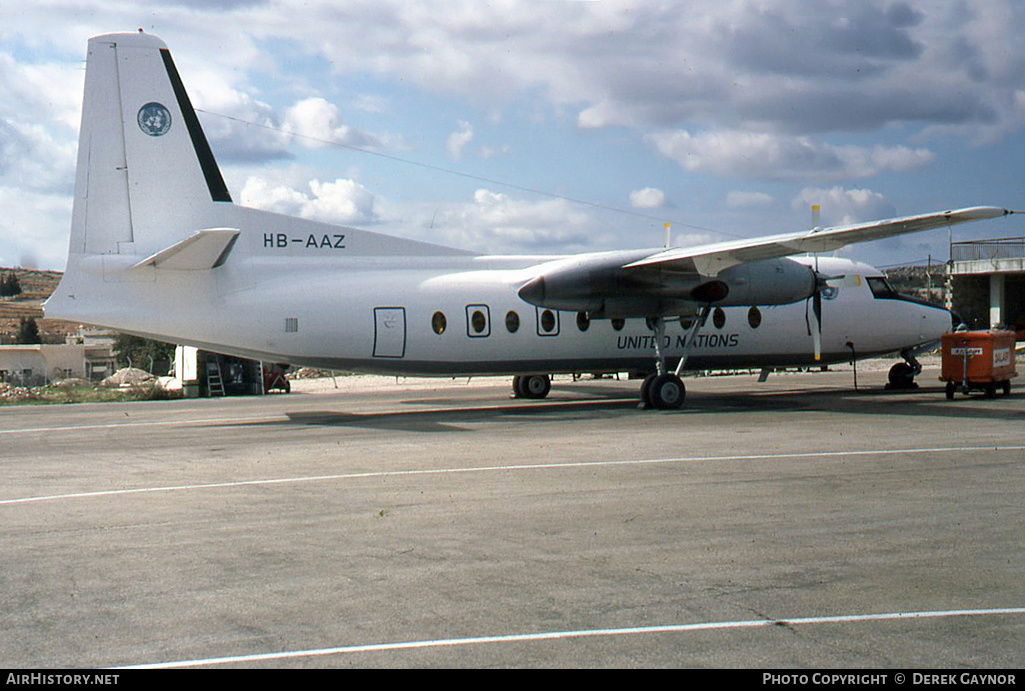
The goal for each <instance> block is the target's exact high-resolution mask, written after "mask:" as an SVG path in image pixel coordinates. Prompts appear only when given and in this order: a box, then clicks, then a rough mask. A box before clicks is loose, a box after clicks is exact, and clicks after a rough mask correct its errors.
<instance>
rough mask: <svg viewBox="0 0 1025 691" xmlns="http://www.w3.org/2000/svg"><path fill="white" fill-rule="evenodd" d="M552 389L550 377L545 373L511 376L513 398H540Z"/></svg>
mask: <svg viewBox="0 0 1025 691" xmlns="http://www.w3.org/2000/svg"><path fill="white" fill-rule="evenodd" d="M551 390H552V378H551V377H550V376H548V375H547V374H525V375H517V376H515V377H513V398H529V399H532V400H540V399H542V398H544V397H545V396H547V395H548V392H549V391H551Z"/></svg>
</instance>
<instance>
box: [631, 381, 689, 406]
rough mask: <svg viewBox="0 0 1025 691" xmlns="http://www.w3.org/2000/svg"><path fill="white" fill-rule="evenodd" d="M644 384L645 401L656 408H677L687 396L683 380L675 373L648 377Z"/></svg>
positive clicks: (642, 388)
mask: <svg viewBox="0 0 1025 691" xmlns="http://www.w3.org/2000/svg"><path fill="white" fill-rule="evenodd" d="M649 380H650V381H649ZM644 384H645V385H644V386H642V387H641V395H642V396H644V403H645V405H647V406H648V407H651V408H655V409H656V410H676V409H678V408H679V407H680V406H681V405H683V399H684V398H686V396H687V388H686V387H685V386H684V385H683V380H681V379H680V378H679V377H678V376H676V375H675V374H660V375H658V376H654V377H648V378H647V379H645V380H644Z"/></svg>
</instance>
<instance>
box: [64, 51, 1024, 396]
mask: <svg viewBox="0 0 1025 691" xmlns="http://www.w3.org/2000/svg"><path fill="white" fill-rule="evenodd" d="M1008 213H1011V212H1010V211H1007V210H1005V209H1002V208H996V207H973V208H967V209H958V210H955V211H944V212H941V213H931V214H924V215H919V216H911V217H906V218H897V219H890V220H885V221H876V222H872V223H861V224H856V225H850V226H843V227H835V228H817V227H816V228H813V229H811V230H808V231H802V232H794V233H787V234H781V235H773V236H768V237H762V238H756V239H744V240H734V241H729V242H721V243H715V244H705V245H698V246H693V247H673V248H657V249H641V250H623V251H609V252H596V253H588V254H577V255H572V256H560V257H537V256H483V255H478V254H474V253H471V252H466V251H463V250H459V249H453V248H449V247H443V246H440V245H435V244H429V243H424V242H417V241H413V240H408V239H403V238H397V237H391V236H388V235H384V234H380V233H373V232H368V231H364V230H357V229H354V228H348V227H339V226H334V225H328V224H324V223H318V222H314V221H309V220H306V219H300V218H291V217H287V216H282V215H278V214H274V213H269V212H265V211H260V210H256V209H251V208H246V207H242V206H237V205H235V204H234V203H232V200H231V196H230V194H229V193H228V189H227V187H226V186H225V184H224V180H223V179H222V177H221V173H220V170H219V169H218V167H217V164H216V162H215V160H214V156H213V153H212V151H211V149H210V146H209V144H208V142H207V139H206V137H205V135H204V134H203V130H202V128H201V127H200V123H199V120H198V119H197V117H196V113H195V111H194V110H193V107H192V105H191V103H190V101H189V97H188V95H187V94H186V92H185V87H184V86H183V84H182V80H181V78H180V77H179V75H178V72H177V70H176V68H175V65H174V62H173V61H172V59H171V54H170V52H169V51H168V49H167V47H166V45H165V44H164V43H163V42H162V41H161V40H159V39H157V38H156V37H154V36H151V35H146V34H142V33H128V34H113V35H106V36H99V37H96V38H93V39H91V40H90V41H89V48H88V62H87V68H86V80H85V100H84V104H83V109H82V128H81V132H80V138H79V148H78V169H77V175H76V181H75V201H74V211H73V215H72V222H71V242H70V250H69V256H68V263H67V270H66V273H65V274H64V277H63V279H62V280H61V283H60V286H59V287H58V289H57V291H56V292H55V293H54V295H53V296H52V297H51V298H50V300H49V301H48V302H47V303H46V315H47V316H48V317H57V318H61V319H69V320H74V321H79V322H83V323H87V324H95V325H99V326H104V327H109V328H112V329H116V330H119V331H123V332H126V333H131V334H137V335H140V336H145V337H150V338H156V339H160V340H164V341H171V342H176V343H183V344H190V345H194V346H197V347H200V348H203V349H207V350H211V351H214V352H220V353H227V354H233V355H237V356H242V357H248V358H253V359H257V360H262V361H265V362H282V363H290V364H292V365H303V366H311V367H319V368H325V369H333V370H352V371H363V372H382V373H395V374H419V375H482V374H508V375H513V376H514V380H513V382H514V391H515V393H516V394H517V395H519V396H522V397H527V398H541V397H544V396H545V395H547V393H548V390H549V388H550V376H549V375H550V374H551V373H567V372H605V371H633V372H643V373H648V376H647V378H646V379H645V380H644V384H643V385H642V388H641V398H642V400H643V401H644V403H645V404H647V406H648V407H653V408H659V409H669V408H676V407H678V406H679V405H680V404H681V403H682V401H683V399H684V394H685V389H684V384H683V382H682V381H681V378H680V373H681V372H682V371H683V370H685V369H691V368H694V369H719V368H737V367H744V368H778V367H787V366H809V365H814V364H828V363H835V362H841V361H844V362H845V361H849V360H850V359H851V358H852V357H858V358H861V357H871V356H879V355H882V354H887V353H895V352H900V353H901V354H902V355H903V356H904V360H905V362H899V363H898V364H897V365H896V366H895V368H894V370H893V371H892V372H891V378H893V379H896V380H909V379H910V378H911V377H912V376H914V374H916V373H917V371H916V369H917V370H920V368H916V365H917V362H916V360H915V355H916V354H917V353H918V352H920V349H922V348H926V347H929V346H931V345H933V344H935V343H936V341H937V340H938V339H939V337H940V335H941V334H943V333H944V332H945V331H947V330H948V329H949V328H950V326H951V315H950V313H949V312H947V311H946V310H943V309H939V308H936V307H932V306H929V305H926V304H924V303H922V302H919V301H915V300H912V299H909V298H905V297H903V296H901V295H898V294H896V293H895V292H894V291H893V290H892V289H891V288H890V286H889V285H888V284H887V282H886V278H885V277H884V276H883V274H882V273H881V272H879V271H878V270H876V269H874V268H872V267H870V266H867V265H865V264H861V263H857V262H853V261H848V260H842V259H837V258H825V257H823V258H816V257H814V256H810V255H809V256H804V257H795V256H792V255H795V254H800V253H820V252H831V251H833V250H836V249H838V248H840V247H843V246H845V245H847V244H850V243H856V242H864V241H868V240H877V239H880V238H886V237H890V236H894V235H899V234H902V233H913V232H917V231H923V230H929V229H933V228H940V227H946V226H951V225H954V224H958V223H964V222H967V221H977V220H981V219H989V218H995V217H998V216H1004V215H1006V214H1008ZM313 296H316V297H315V298H314V297H313Z"/></svg>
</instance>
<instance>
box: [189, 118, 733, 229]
mask: <svg viewBox="0 0 1025 691" xmlns="http://www.w3.org/2000/svg"><path fill="white" fill-rule="evenodd" d="M195 110H196V112H198V113H203V114H205V115H211V116H214V117H218V118H224V119H225V120H231V121H233V122H238V123H240V124H243V125H247V126H252V127H259V128H261V129H265V130H269V131H271V132H277V133H279V134H286V135H289V136H292V137H297V138H300V139H306V140H308V141H311V142H317V143H318V144H324V145H327V146H334V147H338V148H340V149H347V150H349V151H356V152H358V153H362V154H368V155H370V156H377V157H378V158H383V159H386V160H389V161H394V162H397V163H404V164H407V165H411V166H416V167H419V168H423V169H425V170H430V171H433V172H437V173H445V174H447V175H453V176H457V177H461V178H465V179H468V180H474V181H476V182H483V183H487V184H489V185H498V186H501V187H506V188H509V189H513V190H517V191H520V192H526V193H528V194H536V195H538V196H542V197H549V198H552V199H561V200H563V201H567V202H571V203H573V204H580V205H582V206H589V207H591V208H594V209H600V210H602V211H611V212H614V213H619V214H625V215H628V216H634V217H637V218H644V219H648V220H651V221H658V223H659V224H663V223H666V222H668V223H670V224H672V225H673V226H681V227H683V228H690V229H691V230H700V231H703V232H707V233H715V234H717V235H725V236H728V237H735V238H745V237H746V236H743V235H738V234H736V233H728V232H726V231H723V230H716V229H715V228H708V227H705V226H699V225H695V224H693V223H684V222H682V221H677V220H674V219H671V218H665V217H662V216H655V215H653V214H646V213H643V212H641V211H632V210H630V209H624V208H621V207H618V206H612V205H611V204H602V203H601V202H593V201H589V200H587V199H579V198H577V197H570V196H567V195H564V194H559V193H557V192H550V191H548V190H542V189H538V188H535V187H527V186H525V185H518V184H516V183H512V182H506V181H504V180H498V179H496V178H491V177H487V176H485V175H477V174H474V173H467V172H465V171H461V170H456V169H454V168H446V167H444V166H439V165H435V164H432V163H424V162H422V161H416V160H413V159H409V158H403V157H402V156H396V155H394V154H388V153H384V152H382V151H376V150H374V149H368V148H365V147H361V146H356V145H354V144H346V143H345V142H340V141H337V140H332V139H324V138H322V137H314V136H312V135H308V134H303V133H302V132H295V131H293V130H288V129H285V128H283V127H276V126H274V125H267V124H264V123H259V122H252V121H250V120H244V119H242V118H239V117H236V116H234V115H225V114H224V113H215V112H213V111H210V110H203V109H202V108H196V109H195Z"/></svg>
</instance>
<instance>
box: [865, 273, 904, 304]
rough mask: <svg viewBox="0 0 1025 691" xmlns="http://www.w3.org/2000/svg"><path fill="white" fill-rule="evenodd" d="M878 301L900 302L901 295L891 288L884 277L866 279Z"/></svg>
mask: <svg viewBox="0 0 1025 691" xmlns="http://www.w3.org/2000/svg"><path fill="white" fill-rule="evenodd" d="M865 280H866V281H868V287H869V289H871V291H872V296H873V297H874V298H875V299H876V300H900V299H901V295H900V294H899V293H898V292H897V291H896V290H894V289H893V288H892V287H891V286H890V282H889V281H887V280H886V279H885V278H883V277H882V276H870V277H868V278H866V279H865Z"/></svg>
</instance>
